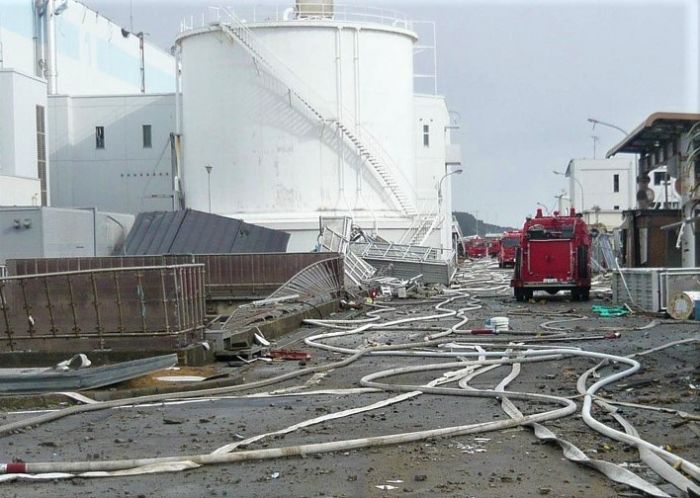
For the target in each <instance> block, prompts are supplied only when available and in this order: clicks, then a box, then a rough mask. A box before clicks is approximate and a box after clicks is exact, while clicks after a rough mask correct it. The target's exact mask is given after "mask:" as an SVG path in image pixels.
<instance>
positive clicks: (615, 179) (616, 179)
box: [613, 175, 620, 192]
mask: <svg viewBox="0 0 700 498" xmlns="http://www.w3.org/2000/svg"><path fill="white" fill-rule="evenodd" d="M619 191H620V175H613V192H619Z"/></svg>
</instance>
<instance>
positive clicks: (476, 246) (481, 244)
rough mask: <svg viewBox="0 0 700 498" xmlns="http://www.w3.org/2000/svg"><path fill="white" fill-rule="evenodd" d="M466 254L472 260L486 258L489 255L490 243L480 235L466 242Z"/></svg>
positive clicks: (468, 238) (469, 238) (467, 239)
mask: <svg viewBox="0 0 700 498" xmlns="http://www.w3.org/2000/svg"><path fill="white" fill-rule="evenodd" d="M464 252H465V253H466V255H467V257H468V258H470V259H480V258H485V257H486V255H487V253H488V242H487V241H486V240H485V239H482V238H481V237H479V236H478V235H476V236H473V237H467V238H466V239H465V240H464Z"/></svg>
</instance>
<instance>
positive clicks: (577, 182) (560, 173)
mask: <svg viewBox="0 0 700 498" xmlns="http://www.w3.org/2000/svg"><path fill="white" fill-rule="evenodd" d="M552 173H554V174H555V175H559V176H566V173H562V172H561V171H552ZM571 179H572V180H573V181H575V182H576V184H577V185H578V186H579V188H580V189H581V213H583V211H584V209H585V208H586V204H585V202H584V201H583V185H581V182H580V181H578V179H577V178H576V177H575V176H573V175H572V176H571Z"/></svg>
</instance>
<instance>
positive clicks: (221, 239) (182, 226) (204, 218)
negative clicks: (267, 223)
mask: <svg viewBox="0 0 700 498" xmlns="http://www.w3.org/2000/svg"><path fill="white" fill-rule="evenodd" d="M288 241H289V234H288V233H286V232H282V231H280V230H273V229H270V228H264V227H260V226H257V225H251V224H248V223H243V222H242V221H241V220H237V219H233V218H227V217H225V216H219V215H215V214H210V213H203V212H201V211H194V210H190V209H188V210H185V211H177V212H174V213H170V212H153V213H141V214H139V215H138V217H137V219H136V222H135V223H134V227H133V228H132V229H131V232H130V233H129V236H128V237H127V240H126V244H125V249H124V252H125V254H127V255H146V254H228V253H239V252H240V253H254V252H284V251H286V248H287V242H288Z"/></svg>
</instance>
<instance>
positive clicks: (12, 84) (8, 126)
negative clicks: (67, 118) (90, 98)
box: [0, 49, 46, 205]
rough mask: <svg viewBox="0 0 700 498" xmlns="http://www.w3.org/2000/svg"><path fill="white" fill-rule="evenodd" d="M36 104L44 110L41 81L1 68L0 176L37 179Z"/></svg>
mask: <svg viewBox="0 0 700 498" xmlns="http://www.w3.org/2000/svg"><path fill="white" fill-rule="evenodd" d="M5 50H7V49H5ZM37 105H40V106H43V107H44V109H46V83H45V82H44V81H43V80H41V79H39V78H36V77H34V76H29V75H27V74H23V73H21V72H17V71H14V70H10V69H0V175H5V176H20V177H25V178H37V177H38V173H37V136H36V130H37V122H36V106H37ZM1 193H2V192H0V194H1ZM1 204H2V202H0V205H1Z"/></svg>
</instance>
